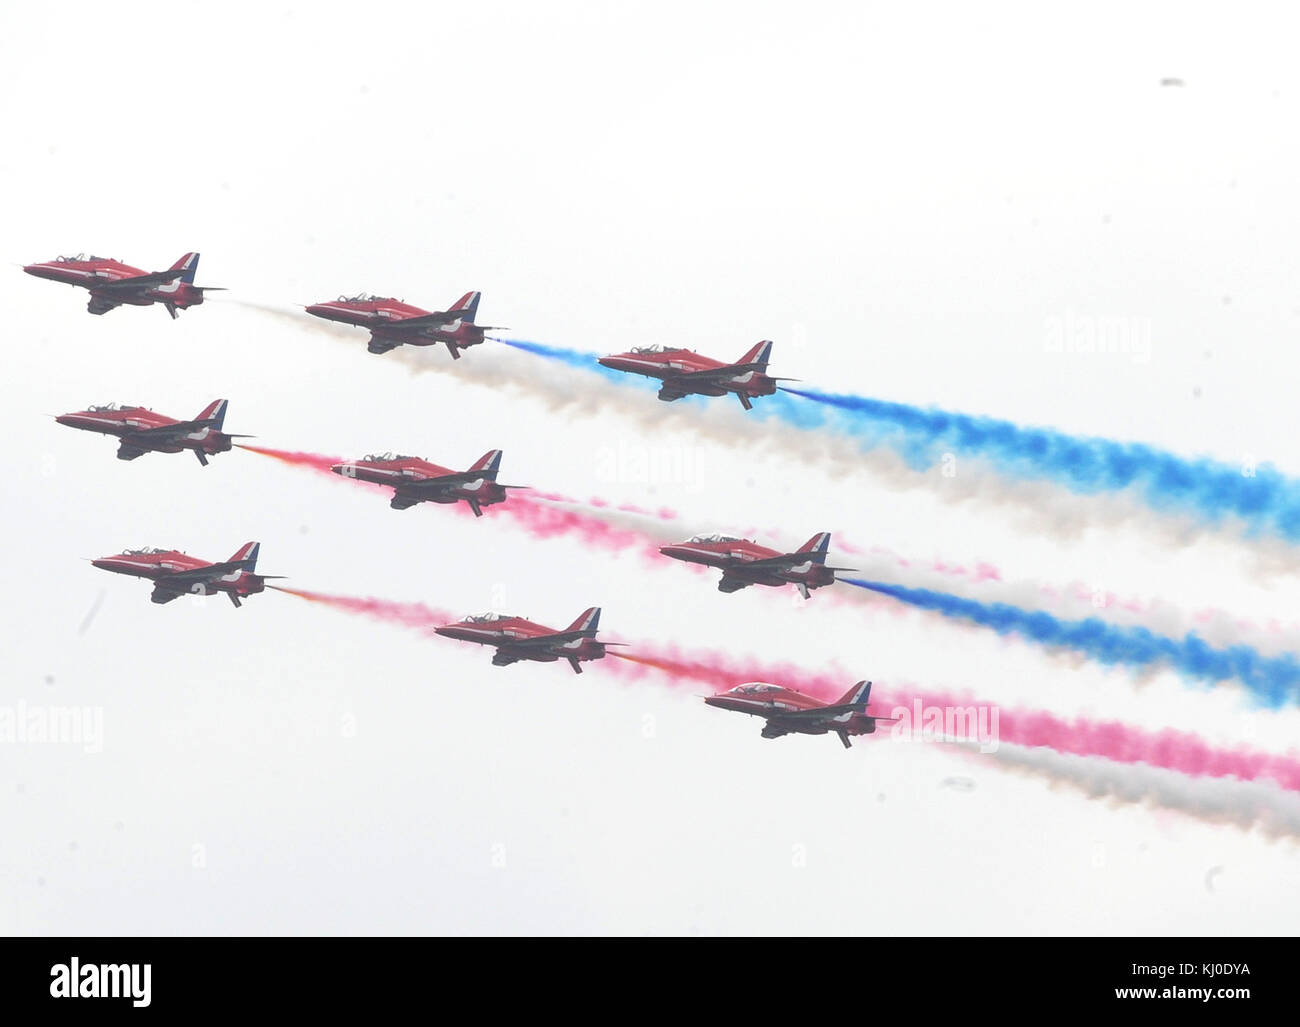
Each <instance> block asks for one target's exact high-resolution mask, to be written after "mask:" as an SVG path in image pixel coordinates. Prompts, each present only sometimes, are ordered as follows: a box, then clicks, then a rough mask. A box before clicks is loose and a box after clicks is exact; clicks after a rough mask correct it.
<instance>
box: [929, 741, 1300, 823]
mask: <svg viewBox="0 0 1300 1027" xmlns="http://www.w3.org/2000/svg"><path fill="white" fill-rule="evenodd" d="M948 744H951V745H953V746H954V747H957V748H960V749H963V750H965V751H966V752H967V753H968V754H969V757H970V759H972V760H988V761H992V762H993V763H994V764H995V765H996V766H998V767H999V768H1003V769H1007V770H1012V771H1018V772H1020V773H1024V774H1029V775H1032V776H1034V777H1039V778H1045V779H1047V780H1048V781H1050V782H1052V783H1053V784H1060V785H1064V786H1066V787H1070V788H1073V789H1075V790H1076V791H1079V792H1081V793H1082V794H1084V795H1085V796H1087V797H1088V798H1090V799H1103V800H1106V801H1108V802H1113V803H1117V804H1127V805H1139V806H1145V807H1147V808H1154V809H1168V810H1175V811H1177V812H1179V813H1185V814H1188V815H1190V816H1192V817H1195V818H1196V819H1197V820H1200V821H1202V822H1203V823H1207V824H1214V825H1225V824H1226V825H1231V826H1232V827H1236V828H1240V829H1242V830H1245V831H1250V830H1256V829H1257V830H1259V831H1260V832H1262V833H1263V834H1265V835H1266V836H1268V837H1270V838H1300V794H1297V793H1295V792H1289V791H1286V790H1284V789H1282V788H1278V787H1277V786H1276V785H1273V784H1269V783H1267V782H1262V781H1237V780H1234V779H1231V778H1212V777H1190V776H1188V775H1186V774H1180V773H1178V772H1177V771H1174V770H1164V769H1162V768H1158V767H1149V766H1146V765H1145V764H1140V763H1139V764H1129V763H1114V762H1112V761H1110V760H1106V759H1102V758H1101V757H1099V756H1072V755H1065V754H1062V753H1059V752H1055V751H1054V750H1052V749H1041V748H1034V749H1026V748H1021V747H1020V746H1015V745H1008V744H1006V743H1003V744H1001V745H999V746H998V750H997V752H993V753H981V752H979V750H978V747H977V746H976V745H974V744H970V743H957V742H953V743H948Z"/></svg>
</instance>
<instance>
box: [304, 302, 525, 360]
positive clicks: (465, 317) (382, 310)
mask: <svg viewBox="0 0 1300 1027" xmlns="http://www.w3.org/2000/svg"><path fill="white" fill-rule="evenodd" d="M480 295H482V294H481V293H477V292H467V293H465V295H464V296H462V297H461V298H460V299H458V300H457V301H456V302H455V304H453V306H452V308H451V309H450V310H432V311H430V310H424V309H423V308H421V307H415V306H412V305H411V304H409V303H403V302H402V301H401V300H395V299H393V298H392V297H391V296H367V295H366V294H365V293H362V294H361V295H359V296H340V297H339V298H338V299H337V300H334V301H333V302H330V303H316V304H314V305H312V306H310V307H308V308H307V313H309V314H315V315H316V316H317V317H323V318H325V319H326V320H327V321H341V322H343V323H344V324H350V325H356V326H358V327H359V328H369V329H370V345H369V347H368V348H369V350H370V352H371V353H387V352H388V351H389V350H390V349H395V348H396V347H398V346H401V345H402V344H403V343H409V344H410V345H412V346H432V345H434V344H436V343H439V342H442V343H446V345H447V349H449V350H450V351H451V355H452V357H453V358H454V359H456V360H459V359H460V351H461V350H462V349H465V348H466V347H467V346H477V345H478V344H479V343H481V342H482V341H483V334H484V333H485V332H495V331H504V330H505V329H504V328H501V327H500V326H496V325H477V324H475V323H474V317H475V315H477V314H478V301H479V296H480Z"/></svg>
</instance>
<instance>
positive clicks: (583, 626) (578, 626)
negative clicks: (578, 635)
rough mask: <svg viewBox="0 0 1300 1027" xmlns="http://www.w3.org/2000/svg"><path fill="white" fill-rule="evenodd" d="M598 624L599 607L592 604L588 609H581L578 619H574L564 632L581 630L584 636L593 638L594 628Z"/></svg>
mask: <svg viewBox="0 0 1300 1027" xmlns="http://www.w3.org/2000/svg"><path fill="white" fill-rule="evenodd" d="M599 626H600V607H599V606H593V607H591V608H590V609H587V610H583V611H582V613H581V614H580V615H579V616H578V619H577V620H575V621H574V622H573V623H572V624H570V625H569V626H568V627H567V628H565V629H564V630H565V631H566V632H568V631H580V632H582V635H583V637H584V638H595V637H596V629H597V628H598V627H599Z"/></svg>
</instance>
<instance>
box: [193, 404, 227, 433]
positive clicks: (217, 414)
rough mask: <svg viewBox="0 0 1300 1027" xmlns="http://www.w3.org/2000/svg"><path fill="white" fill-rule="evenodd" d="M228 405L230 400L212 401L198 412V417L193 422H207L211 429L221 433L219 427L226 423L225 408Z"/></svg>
mask: <svg viewBox="0 0 1300 1027" xmlns="http://www.w3.org/2000/svg"><path fill="white" fill-rule="evenodd" d="M229 405H230V400H228V399H214V400H213V401H212V402H211V403H209V404H208V405H207V406H205V407H204V408H203V410H202V411H200V413H199V416H198V417H196V418H194V420H196V421H207V422H208V423H209V425H210V426H211V427H213V428H216V429H217V431H221V426H222V425H224V424H225V423H226V407H227V406H229Z"/></svg>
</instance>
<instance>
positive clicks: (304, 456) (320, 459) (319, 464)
mask: <svg viewBox="0 0 1300 1027" xmlns="http://www.w3.org/2000/svg"><path fill="white" fill-rule="evenodd" d="M235 445H236V446H238V447H239V448H240V449H246V450H248V451H249V452H250V453H257V454H258V455H260V456H269V457H270V458H271V459H272V460H279V461H280V463H282V464H288V465H289V466H290V467H303V468H306V469H307V470H309V471H317V472H319V473H321V474H328V475H329V476H330V477H331V478H335V479H340V480H346V481H348V482H350V483H351V484H353V485H357V484H360V485H365V486H368V487H369V488H372V489H379V488H383V486H382V485H376V484H375V483H374V482H370V481H361V480H360V479H359V478H346V479H344V478H343V476H342V475H339V474H335V473H334V472H333V471H331V470H330V467H332V466H333V465H334V464H343V463H347V461H346V460H344V459H343V458H342V457H340V456H326V455H325V454H324V453H306V452H300V451H294V450H289V449H269V448H267V447H264V446H249V445H246V444H244V443H242V442H236V443H235Z"/></svg>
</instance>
